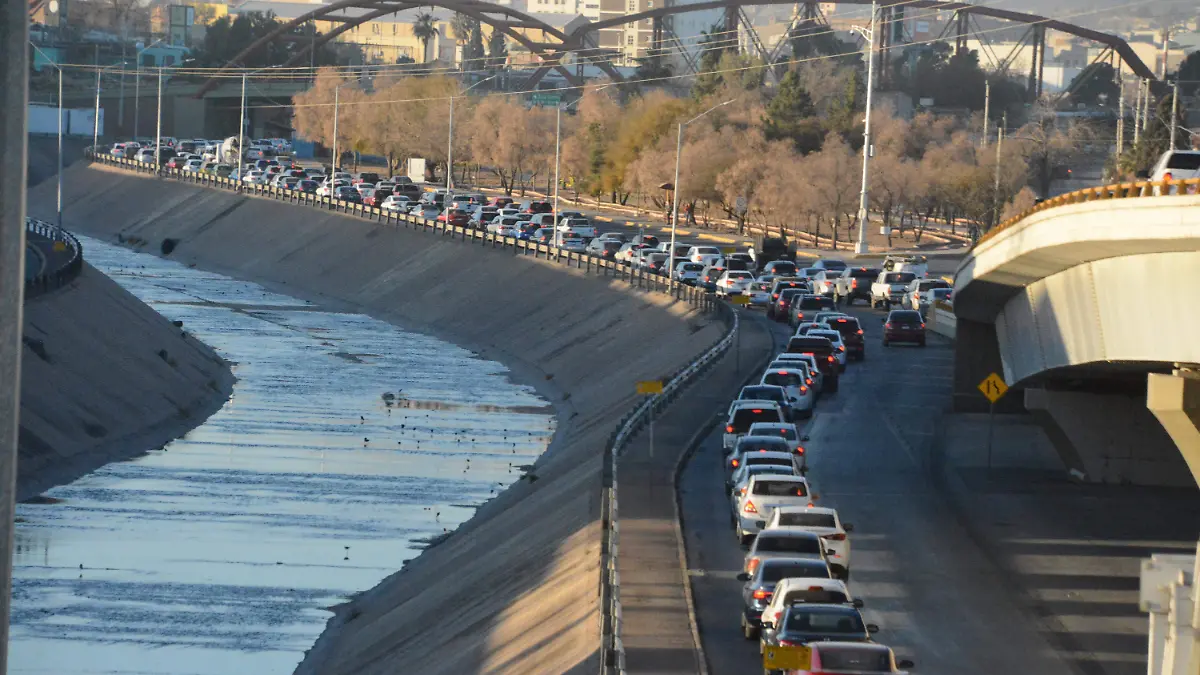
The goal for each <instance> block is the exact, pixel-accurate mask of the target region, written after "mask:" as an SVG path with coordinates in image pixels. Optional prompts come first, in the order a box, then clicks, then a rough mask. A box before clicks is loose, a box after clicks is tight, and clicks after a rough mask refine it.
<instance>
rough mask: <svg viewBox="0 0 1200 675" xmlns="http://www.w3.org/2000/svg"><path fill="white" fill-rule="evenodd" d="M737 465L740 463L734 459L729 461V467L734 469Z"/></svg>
mask: <svg viewBox="0 0 1200 675" xmlns="http://www.w3.org/2000/svg"><path fill="white" fill-rule="evenodd" d="M738 464H741V462H739V461H737V460H736V459H733V460H730V461H729V466H732V467H733V468H735V469H736V468H738Z"/></svg>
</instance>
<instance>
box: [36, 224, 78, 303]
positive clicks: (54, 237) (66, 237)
mask: <svg viewBox="0 0 1200 675" xmlns="http://www.w3.org/2000/svg"><path fill="white" fill-rule="evenodd" d="M25 232H26V233H27V234H33V235H37V236H40V237H43V238H45V239H48V240H50V242H51V244H52V245H54V246H57V245H59V244H62V245H63V246H64V247H65V248H66V250H68V251H70V252H71V257H70V258H68V259H67V261H66V262H65V263H62V264H59V265H57V266H56V267H55V269H44V270H42V271H41V273H39V274H36V275H34V276H32V277H29V278H27V279H25V297H26V298H32V297H36V296H38V295H40V294H42V293H45V292H47V291H50V290H53V289H55V288H60V287H62V286H64V285H66V284H67V283H69V282H71V281H73V280H74V279H75V277H77V276H79V272H80V271H81V270H82V269H83V245H82V244H80V243H79V240H78V239H76V238H75V235H73V234H71V233H70V232H67V231H66V230H63V229H62V228H60V227H58V226H57V225H54V224H52V223H47V222H45V221H42V220H38V219H36V218H26V219H25Z"/></svg>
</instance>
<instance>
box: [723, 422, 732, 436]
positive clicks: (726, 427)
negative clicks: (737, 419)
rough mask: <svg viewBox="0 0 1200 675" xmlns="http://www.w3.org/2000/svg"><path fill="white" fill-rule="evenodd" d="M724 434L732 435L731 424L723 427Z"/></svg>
mask: <svg viewBox="0 0 1200 675" xmlns="http://www.w3.org/2000/svg"><path fill="white" fill-rule="evenodd" d="M725 433H727V434H732V433H733V425H732V424H727V425H725Z"/></svg>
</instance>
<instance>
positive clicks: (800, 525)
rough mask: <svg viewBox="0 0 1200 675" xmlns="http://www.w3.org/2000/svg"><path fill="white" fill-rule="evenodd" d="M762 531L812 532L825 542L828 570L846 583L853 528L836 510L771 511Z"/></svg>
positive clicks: (785, 508)
mask: <svg viewBox="0 0 1200 675" xmlns="http://www.w3.org/2000/svg"><path fill="white" fill-rule="evenodd" d="M766 529H772V530H774V529H788V530H790V529H796V530H805V531H807V532H812V533H814V534H816V535H817V536H819V537H821V539H823V540H824V541H825V550H826V552H827V557H828V559H829V568H830V571H831V572H833V574H834V576H836V577H837V578H839V579H841V580H842V581H849V580H850V539H849V538H848V537H847V536H846V534H847V533H849V532H853V531H854V526H853V525H851V524H849V523H843V522H842V520H841V518H840V517H839V516H838V512H837V510H836V509H830V508H823V507H820V506H784V507H780V508H777V509H775V512H774V513H772V514H771V517H770V518H769V519H768V520H767V527H766Z"/></svg>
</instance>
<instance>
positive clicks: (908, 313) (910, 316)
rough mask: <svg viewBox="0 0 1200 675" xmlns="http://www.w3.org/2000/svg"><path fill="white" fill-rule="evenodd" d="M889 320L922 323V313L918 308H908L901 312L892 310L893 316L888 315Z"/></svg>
mask: <svg viewBox="0 0 1200 675" xmlns="http://www.w3.org/2000/svg"><path fill="white" fill-rule="evenodd" d="M888 320H889V321H896V322H898V323H913V322H915V323H920V322H921V313H920V312H918V311H916V310H912V309H906V310H903V311H899V312H892V314H891V316H889V317H888Z"/></svg>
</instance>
